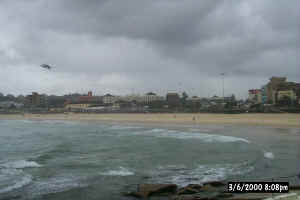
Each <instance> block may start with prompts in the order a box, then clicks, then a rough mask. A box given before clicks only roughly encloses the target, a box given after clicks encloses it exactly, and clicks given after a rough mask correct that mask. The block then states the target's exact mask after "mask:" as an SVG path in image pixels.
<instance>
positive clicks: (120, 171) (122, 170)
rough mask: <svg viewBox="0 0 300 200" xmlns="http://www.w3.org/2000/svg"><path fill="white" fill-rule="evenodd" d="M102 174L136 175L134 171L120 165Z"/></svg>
mask: <svg viewBox="0 0 300 200" xmlns="http://www.w3.org/2000/svg"><path fill="white" fill-rule="evenodd" d="M101 175H104V176H132V175H134V172H132V171H130V170H129V169H127V168H124V167H119V169H116V170H109V171H107V172H104V173H101Z"/></svg>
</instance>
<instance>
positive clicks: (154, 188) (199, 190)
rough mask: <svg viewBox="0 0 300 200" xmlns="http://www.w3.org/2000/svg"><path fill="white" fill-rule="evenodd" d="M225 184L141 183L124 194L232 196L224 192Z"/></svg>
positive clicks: (211, 199)
mask: <svg viewBox="0 0 300 200" xmlns="http://www.w3.org/2000/svg"><path fill="white" fill-rule="evenodd" d="M225 186H226V184H225V183H223V182H217V181H215V182H209V183H205V184H203V185H198V184H190V185H187V186H185V187H182V188H179V187H178V186H177V185H176V184H141V185H139V186H138V189H137V191H134V192H128V193H126V194H125V195H126V196H132V197H136V198H141V199H149V198H150V197H155V196H156V197H161V198H159V199H171V200H215V199H216V200H217V199H225V198H229V197H232V194H229V193H226V188H225Z"/></svg>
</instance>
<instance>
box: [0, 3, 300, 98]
mask: <svg viewBox="0 0 300 200" xmlns="http://www.w3.org/2000/svg"><path fill="white" fill-rule="evenodd" d="M299 10H300V2H299V1H297V0H289V1H284V0H278V1H273V0H251V1H250V0H247V1H246V0H240V1H235V0H201V1H195V0H194V1H192V0H187V1H179V0H162V1H156V0H154V1H140V0H129V1H116V0H110V1H108V0H90V1H82V0H63V1H61V0H51V1H46V0H39V1H37V0H1V1H0V25H1V27H2V28H1V31H0V38H1V39H0V92H1V93H4V94H8V93H11V94H14V95H18V94H23V95H26V94H29V93H31V92H33V91H36V92H39V93H47V94H56V95H62V94H67V93H75V92H78V93H87V91H89V90H91V91H93V93H95V94H96V95H99V94H105V93H112V94H120V95H124V94H130V93H141V94H144V93H147V92H151V91H153V92H155V93H158V94H165V93H167V92H173V91H176V92H180V93H181V92H183V91H186V92H187V93H188V94H189V95H190V96H193V95H198V96H200V97H207V96H213V95H218V96H222V77H221V74H222V73H225V77H224V90H225V96H228V95H231V94H232V93H234V94H235V95H236V96H237V97H238V98H245V97H247V95H248V89H252V88H260V86H262V85H263V84H266V83H267V82H268V79H269V78H270V77H271V76H285V77H287V78H288V80H289V81H295V82H300V56H299V55H300V21H299V19H300V12H299ZM44 63H45V64H49V65H51V66H53V69H52V70H50V71H49V70H46V69H43V68H41V67H40V65H41V64H44Z"/></svg>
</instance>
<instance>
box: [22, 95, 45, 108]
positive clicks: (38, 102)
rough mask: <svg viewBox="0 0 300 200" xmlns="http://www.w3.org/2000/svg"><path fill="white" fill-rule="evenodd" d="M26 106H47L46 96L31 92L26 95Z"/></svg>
mask: <svg viewBox="0 0 300 200" xmlns="http://www.w3.org/2000/svg"><path fill="white" fill-rule="evenodd" d="M26 106H27V107H45V106H47V96H46V95H40V94H38V93H37V92H33V93H32V94H31V95H27V96H26Z"/></svg>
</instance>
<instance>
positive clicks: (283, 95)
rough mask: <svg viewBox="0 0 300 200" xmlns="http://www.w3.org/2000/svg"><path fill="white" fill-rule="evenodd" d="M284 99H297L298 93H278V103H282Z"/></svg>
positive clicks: (282, 91) (288, 91)
mask: <svg viewBox="0 0 300 200" xmlns="http://www.w3.org/2000/svg"><path fill="white" fill-rule="evenodd" d="M284 98H288V99H290V100H291V101H295V100H296V99H297V96H296V93H295V92H294V91H293V90H280V91H278V92H277V101H280V100H282V99H284Z"/></svg>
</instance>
